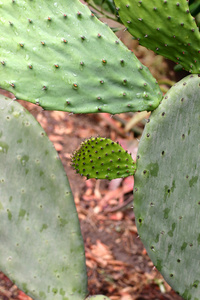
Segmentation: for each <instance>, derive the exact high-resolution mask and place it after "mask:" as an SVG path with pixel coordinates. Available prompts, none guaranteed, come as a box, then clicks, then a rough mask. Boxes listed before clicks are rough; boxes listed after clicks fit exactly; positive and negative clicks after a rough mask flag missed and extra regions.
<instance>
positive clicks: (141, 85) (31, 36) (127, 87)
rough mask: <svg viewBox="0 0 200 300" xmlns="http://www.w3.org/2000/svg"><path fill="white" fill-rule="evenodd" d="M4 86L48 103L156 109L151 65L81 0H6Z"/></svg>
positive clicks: (1, 55) (84, 109) (1, 59)
mask: <svg viewBox="0 0 200 300" xmlns="http://www.w3.org/2000/svg"><path fill="white" fill-rule="evenodd" d="M0 16H1V17H0V32H1V35H0V45H1V48H0V87H1V88H4V89H6V90H8V91H11V92H12V93H13V94H14V95H15V96H16V97H17V98H18V99H23V100H27V101H30V102H33V103H35V104H38V105H40V106H42V107H43V108H44V109H48V110H63V111H68V112H72V113H91V112H94V113H95V112H109V113H112V114H115V113H121V112H128V111H142V110H154V109H155V108H156V107H157V106H158V105H159V102H160V100H161V98H162V93H161V92H160V89H159V86H158V84H157V83H156V80H155V79H154V78H153V76H152V75H151V73H150V72H149V70H148V69H147V68H146V67H145V66H143V65H142V64H141V63H140V62H139V60H138V59H137V58H136V57H135V55H134V54H133V53H132V52H131V51H129V50H128V49H127V48H126V47H125V46H124V45H123V43H122V42H120V40H118V38H117V37H116V36H115V35H114V33H113V32H112V31H111V29H109V27H108V26H107V25H105V24H103V23H101V22H100V21H99V20H98V19H97V18H96V17H95V16H94V15H93V14H91V12H90V10H89V9H88V7H86V6H85V5H83V4H82V3H80V2H79V1H78V0H73V1H71V0H58V1H56V2H55V1H53V0H49V1H45V0H41V1H40V3H39V4H38V2H37V1H30V0H16V1H8V0H1V2H0Z"/></svg>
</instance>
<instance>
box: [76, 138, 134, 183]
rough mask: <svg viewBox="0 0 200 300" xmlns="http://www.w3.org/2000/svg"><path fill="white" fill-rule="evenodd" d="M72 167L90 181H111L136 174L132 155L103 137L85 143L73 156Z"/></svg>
mask: <svg viewBox="0 0 200 300" xmlns="http://www.w3.org/2000/svg"><path fill="white" fill-rule="evenodd" d="M72 166H73V167H74V169H75V170H76V172H77V173H79V174H81V175H82V176H86V177H87V178H88V179H89V178H96V179H109V180H111V179H114V178H120V177H123V178H124V177H127V176H130V175H133V174H134V173H135V163H134V161H133V159H132V157H131V155H130V154H129V153H128V152H127V151H125V150H124V149H123V148H122V147H121V146H120V145H119V144H118V143H115V142H113V141H111V140H110V139H107V138H102V137H97V138H90V139H88V140H86V141H84V142H83V143H82V144H81V146H80V148H79V149H78V150H77V151H75V152H74V154H73V156H72Z"/></svg>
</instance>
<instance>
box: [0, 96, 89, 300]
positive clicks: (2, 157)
mask: <svg viewBox="0 0 200 300" xmlns="http://www.w3.org/2000/svg"><path fill="white" fill-rule="evenodd" d="M0 194H1V197H0V270H1V271H2V272H4V273H5V274H6V275H7V276H8V277H9V278H10V279H11V280H13V281H14V282H15V283H16V284H17V285H18V286H19V288H20V289H22V290H23V291H24V292H25V293H27V294H28V295H30V296H31V297H32V298H33V299H35V300H37V299H38V300H43V299H49V300H51V299H56V300H71V299H74V300H77V299H79V300H83V299H85V297H86V295H87V276H86V267H85V259H84V246H83V240H82V236H81V232H80V228H79V222H78V217H77V213H76V208H75V205H74V201H73V196H72V193H71V190H70V187H69V183H68V180H67V177H66V173H65V171H64V168H63V166H62V164H61V161H60V160H59V157H58V155H57V152H56V151H55V149H54V147H53V145H52V144H51V143H50V141H49V139H48V137H47V136H46V134H45V132H44V131H43V129H42V128H41V126H40V125H39V124H38V123H37V121H36V120H35V119H34V118H33V116H32V115H31V114H30V113H29V112H27V111H25V109H24V108H23V107H22V106H21V105H19V103H17V102H13V100H11V99H9V100H5V98H4V97H3V96H0Z"/></svg>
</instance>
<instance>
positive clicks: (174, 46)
mask: <svg viewBox="0 0 200 300" xmlns="http://www.w3.org/2000/svg"><path fill="white" fill-rule="evenodd" d="M188 2H189V1H187V0H179V1H177V0H151V1H149V0H141V1H136V0H115V3H116V6H117V9H118V12H119V16H120V18H121V20H122V21H123V23H124V24H125V26H126V27H127V28H128V30H129V31H130V33H131V34H132V35H133V36H134V37H135V38H137V39H138V41H139V43H140V44H141V45H143V46H145V47H147V48H149V49H151V50H153V51H154V52H156V53H157V54H160V55H163V56H165V57H167V58H169V59H171V60H173V61H175V62H176V63H179V64H181V65H182V66H183V67H184V68H185V70H187V71H189V72H191V73H200V33H199V29H198V28H197V25H196V23H195V20H194V18H193V17H192V16H191V14H190V12H189V6H188Z"/></svg>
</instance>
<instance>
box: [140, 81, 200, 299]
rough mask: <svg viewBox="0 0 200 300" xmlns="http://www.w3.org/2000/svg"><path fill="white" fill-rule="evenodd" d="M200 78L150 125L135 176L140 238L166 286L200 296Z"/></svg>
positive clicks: (180, 89)
mask: <svg viewBox="0 0 200 300" xmlns="http://www.w3.org/2000/svg"><path fill="white" fill-rule="evenodd" d="M199 103H200V76H197V75H190V76H189V77H186V78H184V79H183V80H181V81H180V82H179V83H177V84H176V85H175V86H174V87H172V88H171V89H170V91H169V92H168V93H167V94H166V96H165V97H164V100H163V101H162V103H161V105H160V106H159V107H158V109H156V110H155V111H154V112H153V113H152V116H151V118H150V119H149V121H148V123H147V124H146V127H145V130H144V133H143V136H142V139H141V141H140V145H139V150H138V159H137V171H136V175H135V192H134V195H135V196H134V199H135V200H134V211H135V216H136V221H137V227H138V232H139V235H140V237H141V239H142V241H143V243H144V245H145V247H146V249H147V251H148V254H149V256H150V258H151V259H152V261H153V262H154V264H155V266H156V268H157V269H158V270H159V271H160V272H161V273H162V275H163V276H164V277H165V279H166V280H167V282H168V283H169V284H170V285H171V286H172V287H173V288H174V289H175V290H176V291H177V292H179V294H180V295H181V296H182V297H183V298H184V299H187V300H189V299H190V300H197V299H199V295H200V261H199V248H200V229H199V224H200V198H199V195H200V156H199V151H200V149H199V141H200V130H199V128H200V105H199Z"/></svg>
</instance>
